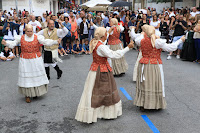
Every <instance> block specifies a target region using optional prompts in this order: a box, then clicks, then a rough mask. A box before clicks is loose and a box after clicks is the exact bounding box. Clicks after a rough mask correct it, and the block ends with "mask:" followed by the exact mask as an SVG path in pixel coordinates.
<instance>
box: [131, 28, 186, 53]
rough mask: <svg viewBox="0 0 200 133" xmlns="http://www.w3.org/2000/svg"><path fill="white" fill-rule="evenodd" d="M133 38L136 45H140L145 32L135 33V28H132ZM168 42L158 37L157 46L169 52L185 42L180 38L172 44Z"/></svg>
mask: <svg viewBox="0 0 200 133" xmlns="http://www.w3.org/2000/svg"><path fill="white" fill-rule="evenodd" d="M131 38H135V43H136V45H138V46H140V45H141V44H140V43H141V40H142V39H143V38H144V35H143V34H135V30H134V29H132V30H131ZM166 42H167V40H166V39H156V42H155V47H156V48H157V49H162V50H164V51H167V52H172V51H176V50H177V47H178V45H179V44H181V43H183V41H182V40H181V39H179V40H178V41H176V42H174V43H171V44H167V43H166Z"/></svg>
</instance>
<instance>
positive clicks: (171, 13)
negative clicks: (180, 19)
mask: <svg viewBox="0 0 200 133" xmlns="http://www.w3.org/2000/svg"><path fill="white" fill-rule="evenodd" d="M172 16H175V14H174V12H173V11H172V9H171V8H170V9H169V17H170V18H171V17H172Z"/></svg>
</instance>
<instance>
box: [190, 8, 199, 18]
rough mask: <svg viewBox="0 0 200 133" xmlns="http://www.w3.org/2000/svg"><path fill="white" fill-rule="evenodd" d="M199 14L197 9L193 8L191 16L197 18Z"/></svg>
mask: <svg viewBox="0 0 200 133" xmlns="http://www.w3.org/2000/svg"><path fill="white" fill-rule="evenodd" d="M197 14H199V12H197V8H196V7H193V8H192V12H191V13H190V15H191V16H192V17H195V16H196V15H197Z"/></svg>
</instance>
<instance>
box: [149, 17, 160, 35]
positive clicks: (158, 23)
mask: <svg viewBox="0 0 200 133" xmlns="http://www.w3.org/2000/svg"><path fill="white" fill-rule="evenodd" d="M150 25H151V26H153V27H155V29H156V30H157V31H159V28H160V21H158V17H157V16H156V15H154V16H153V21H151V22H150Z"/></svg>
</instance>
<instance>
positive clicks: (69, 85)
mask: <svg viewBox="0 0 200 133" xmlns="http://www.w3.org/2000/svg"><path fill="white" fill-rule="evenodd" d="M166 54H167V53H162V59H163V67H164V73H165V89H166V100H167V104H168V105H167V109H165V110H161V111H146V112H141V111H140V110H139V108H137V107H136V106H134V105H133V101H129V100H127V98H126V97H125V96H124V94H123V93H122V92H121V91H120V90H119V93H120V96H121V99H122V104H123V115H122V116H121V117H119V118H118V119H116V120H101V119H99V120H98V122H97V123H93V124H89V125H88V124H84V123H80V122H77V121H76V120H75V119H74V117H75V114H76V109H77V106H78V103H79V100H80V97H81V94H82V91H83V87H84V83H85V80H86V77H87V74H88V71H89V68H90V65H91V62H92V56H90V55H79V56H74V55H70V56H68V57H64V58H63V60H64V62H63V63H62V64H61V63H60V64H59V66H60V68H61V69H62V70H63V72H64V74H63V77H62V78H61V79H60V80H57V79H56V72H55V70H54V69H53V68H51V80H50V84H49V91H48V93H47V94H46V95H44V96H42V97H40V98H38V99H37V100H34V101H32V103H30V104H28V103H26V102H25V99H24V97H23V96H22V95H21V94H19V93H18V88H17V77H18V59H15V60H13V61H11V62H2V61H0V133H153V131H152V130H151V129H150V128H149V126H148V125H147V123H146V122H145V121H144V120H143V119H142V117H141V115H147V117H148V118H149V119H150V120H151V122H152V123H153V124H154V125H155V127H156V128H157V129H158V130H159V131H160V132H161V133H199V132H200V104H199V101H200V81H199V80H200V65H199V64H196V63H192V62H186V61H181V60H177V59H175V57H173V59H172V60H170V61H168V60H166ZM136 58H137V52H136V51H135V50H132V51H129V52H128V53H127V54H126V60H127V62H128V64H129V69H128V71H127V73H126V74H125V76H123V77H118V78H115V79H116V82H117V86H118V88H120V87H124V88H125V89H126V91H127V92H128V93H129V94H130V95H131V97H132V98H134V94H135V87H136V85H135V83H133V82H132V76H133V67H134V64H135V61H136Z"/></svg>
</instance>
